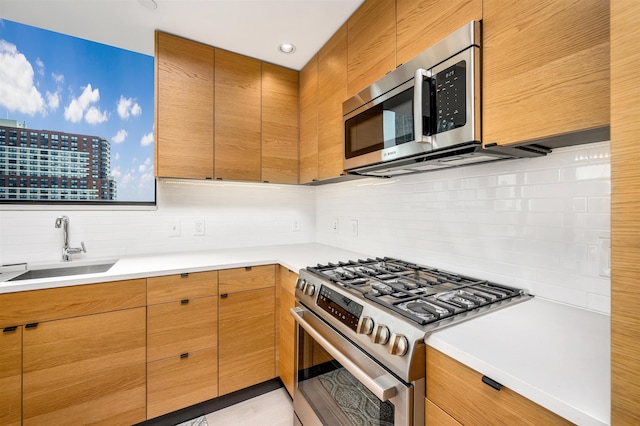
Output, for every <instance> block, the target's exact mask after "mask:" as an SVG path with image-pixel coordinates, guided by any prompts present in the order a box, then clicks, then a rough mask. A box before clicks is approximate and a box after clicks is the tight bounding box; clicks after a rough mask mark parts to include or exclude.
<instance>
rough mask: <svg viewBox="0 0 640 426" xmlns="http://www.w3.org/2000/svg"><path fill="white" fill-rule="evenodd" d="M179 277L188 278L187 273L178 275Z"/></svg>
mask: <svg viewBox="0 0 640 426" xmlns="http://www.w3.org/2000/svg"><path fill="white" fill-rule="evenodd" d="M180 276H181V277H182V278H188V277H189V273H188V272H183V273H182V274H180Z"/></svg>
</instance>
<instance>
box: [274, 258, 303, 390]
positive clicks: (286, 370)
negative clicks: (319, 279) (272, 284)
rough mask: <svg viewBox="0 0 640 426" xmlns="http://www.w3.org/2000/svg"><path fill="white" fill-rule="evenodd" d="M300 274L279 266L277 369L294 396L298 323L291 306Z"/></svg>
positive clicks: (294, 303) (292, 305) (294, 300)
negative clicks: (292, 313) (292, 314)
mask: <svg viewBox="0 0 640 426" xmlns="http://www.w3.org/2000/svg"><path fill="white" fill-rule="evenodd" d="M297 279H298V274H296V273H295V272H293V271H290V270H289V269H287V268H285V267H283V266H280V267H279V268H278V302H277V306H278V317H277V334H278V345H277V356H276V358H277V369H278V375H279V376H280V379H281V380H282V383H284V387H285V388H286V389H287V391H288V392H289V395H291V396H292V397H293V387H294V377H295V352H296V351H295V332H296V323H295V321H294V319H293V316H291V312H290V310H291V308H293V307H294V306H295V305H296V298H295V295H294V294H295V293H294V292H295V283H296V280H297Z"/></svg>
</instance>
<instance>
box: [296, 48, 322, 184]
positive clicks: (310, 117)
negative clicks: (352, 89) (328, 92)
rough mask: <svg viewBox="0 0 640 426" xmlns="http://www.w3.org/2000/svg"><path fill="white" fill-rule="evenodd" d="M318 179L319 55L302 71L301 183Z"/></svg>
mask: <svg viewBox="0 0 640 426" xmlns="http://www.w3.org/2000/svg"><path fill="white" fill-rule="evenodd" d="M317 179H318V55H314V57H313V58H311V60H310V61H309V62H308V63H307V65H305V66H304V68H302V70H301V71H300V183H309V182H312V181H314V180H317Z"/></svg>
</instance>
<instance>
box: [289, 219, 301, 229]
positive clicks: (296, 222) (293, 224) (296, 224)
mask: <svg viewBox="0 0 640 426" xmlns="http://www.w3.org/2000/svg"><path fill="white" fill-rule="evenodd" d="M291 230H292V231H293V232H300V218H298V217H294V218H293V221H291Z"/></svg>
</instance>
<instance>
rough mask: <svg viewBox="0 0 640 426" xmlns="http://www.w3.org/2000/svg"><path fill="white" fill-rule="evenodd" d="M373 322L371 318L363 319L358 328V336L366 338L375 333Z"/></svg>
mask: <svg viewBox="0 0 640 426" xmlns="http://www.w3.org/2000/svg"><path fill="white" fill-rule="evenodd" d="M373 325H374V324H373V320H372V319H371V317H362V319H360V322H359V323H358V328H357V329H356V332H357V333H358V334H364V335H366V336H368V335H370V334H371V333H372V332H373Z"/></svg>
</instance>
